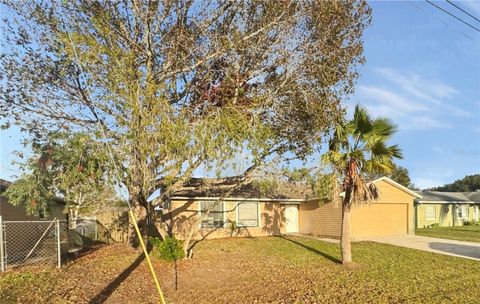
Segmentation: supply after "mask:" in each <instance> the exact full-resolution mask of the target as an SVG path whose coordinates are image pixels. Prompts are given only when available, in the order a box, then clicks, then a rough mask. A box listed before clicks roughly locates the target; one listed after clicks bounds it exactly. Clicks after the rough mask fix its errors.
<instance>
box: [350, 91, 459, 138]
mask: <svg viewBox="0 0 480 304" xmlns="http://www.w3.org/2000/svg"><path fill="white" fill-rule="evenodd" d="M358 92H359V95H360V98H361V100H365V101H366V102H365V104H364V105H365V107H366V108H367V109H368V110H369V112H370V113H372V114H373V115H374V116H385V117H388V118H391V119H392V120H393V121H394V122H395V123H397V124H398V125H399V128H400V129H402V130H428V129H437V128H450V127H451V126H450V125H449V124H447V123H444V122H442V121H441V120H437V119H436V118H434V117H431V116H430V115H431V113H433V111H434V109H432V108H431V107H430V106H429V105H428V104H425V103H424V102H417V101H415V100H414V99H409V98H407V97H404V96H402V95H400V94H397V93H395V92H392V91H390V90H387V89H384V88H378V87H369V86H359V88H358Z"/></svg>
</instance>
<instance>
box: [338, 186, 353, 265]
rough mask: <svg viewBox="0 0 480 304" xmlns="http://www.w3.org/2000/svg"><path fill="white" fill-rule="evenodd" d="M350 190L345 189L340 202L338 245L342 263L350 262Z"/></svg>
mask: <svg viewBox="0 0 480 304" xmlns="http://www.w3.org/2000/svg"><path fill="white" fill-rule="evenodd" d="M350 220H351V216H350V191H349V190H347V191H345V197H344V199H343V202H342V232H341V240H340V247H341V249H342V264H343V265H347V264H349V263H351V262H352V244H351V241H350V222H351V221H350Z"/></svg>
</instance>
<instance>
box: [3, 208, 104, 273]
mask: <svg viewBox="0 0 480 304" xmlns="http://www.w3.org/2000/svg"><path fill="white" fill-rule="evenodd" d="M103 230H104V229H103ZM103 230H102V226H101V225H98V223H97V220H96V218H94V217H93V218H81V219H78V220H77V221H76V222H73V223H72V222H70V223H69V222H68V221H60V220H57V219H54V220H51V221H47V220H45V221H2V219H1V216H0V270H1V271H6V270H8V269H12V268H15V267H18V266H24V265H31V264H49V265H57V267H61V265H62V262H66V261H69V260H72V259H74V258H76V257H77V256H78V255H79V254H80V253H81V252H82V250H84V249H85V248H87V247H89V246H90V245H93V244H95V243H96V242H98V241H99V240H101V239H102V236H103V235H105V232H103Z"/></svg>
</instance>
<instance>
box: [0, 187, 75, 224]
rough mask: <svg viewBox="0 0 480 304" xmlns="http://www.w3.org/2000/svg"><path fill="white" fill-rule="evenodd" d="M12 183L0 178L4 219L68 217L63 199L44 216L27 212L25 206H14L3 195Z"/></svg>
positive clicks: (1, 211)
mask: <svg viewBox="0 0 480 304" xmlns="http://www.w3.org/2000/svg"><path fill="white" fill-rule="evenodd" d="M11 184H12V183H11V182H9V181H6V180H4V179H0V216H2V219H3V220H4V221H38V220H49V219H50V220H51V219H53V218H55V217H56V218H58V219H60V220H65V219H66V214H65V213H64V209H65V203H64V202H63V201H62V200H61V199H58V200H57V204H55V206H53V207H52V208H51V210H49V212H48V214H46V215H44V216H33V215H29V214H27V212H26V210H25V208H23V207H21V206H14V205H12V204H10V203H9V202H8V200H7V198H5V197H3V196H2V193H3V192H4V191H5V190H7V188H8V187H9V186H10V185H11Z"/></svg>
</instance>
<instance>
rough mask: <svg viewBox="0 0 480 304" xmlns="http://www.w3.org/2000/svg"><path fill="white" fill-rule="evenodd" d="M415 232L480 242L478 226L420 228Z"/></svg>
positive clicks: (479, 228) (479, 227)
mask: <svg viewBox="0 0 480 304" xmlns="http://www.w3.org/2000/svg"><path fill="white" fill-rule="evenodd" d="M415 234H417V235H423V236H431V237H438V238H442V239H451V240H459V241H469V242H477V243H480V226H457V227H434V228H421V229H417V230H416V231H415Z"/></svg>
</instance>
